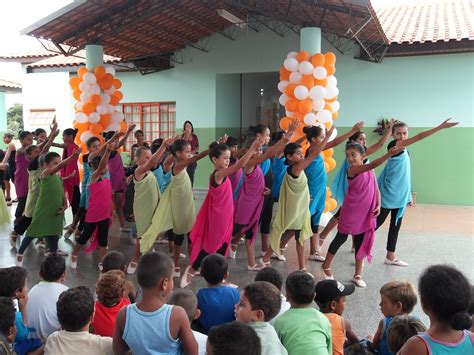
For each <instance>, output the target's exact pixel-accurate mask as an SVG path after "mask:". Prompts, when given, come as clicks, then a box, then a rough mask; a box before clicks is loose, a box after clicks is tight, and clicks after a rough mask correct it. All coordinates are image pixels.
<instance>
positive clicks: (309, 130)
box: [303, 126, 325, 143]
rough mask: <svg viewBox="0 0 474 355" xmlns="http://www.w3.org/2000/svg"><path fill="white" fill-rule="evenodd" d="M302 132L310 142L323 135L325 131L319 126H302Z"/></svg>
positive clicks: (321, 137)
mask: <svg viewBox="0 0 474 355" xmlns="http://www.w3.org/2000/svg"><path fill="white" fill-rule="evenodd" d="M303 133H304V134H305V135H306V140H307V141H308V142H310V143H312V142H315V141H316V140H318V139H324V137H325V131H324V130H323V129H322V128H321V127H320V126H305V127H303Z"/></svg>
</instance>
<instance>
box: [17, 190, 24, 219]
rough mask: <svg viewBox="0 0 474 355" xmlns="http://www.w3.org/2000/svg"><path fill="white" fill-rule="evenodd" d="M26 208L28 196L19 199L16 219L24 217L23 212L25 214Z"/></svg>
mask: <svg viewBox="0 0 474 355" xmlns="http://www.w3.org/2000/svg"><path fill="white" fill-rule="evenodd" d="M25 206H26V196H23V197H18V205H17V206H16V210H15V217H16V219H18V218H20V217H21V216H22V215H23V212H25Z"/></svg>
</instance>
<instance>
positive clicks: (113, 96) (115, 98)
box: [110, 95, 120, 106]
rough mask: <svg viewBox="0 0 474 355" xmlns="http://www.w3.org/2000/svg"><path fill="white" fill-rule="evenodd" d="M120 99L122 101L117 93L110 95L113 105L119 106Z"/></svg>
mask: <svg viewBox="0 0 474 355" xmlns="http://www.w3.org/2000/svg"><path fill="white" fill-rule="evenodd" d="M119 101H120V99H119V98H118V97H117V96H115V95H110V104H111V105H112V106H117V105H118V103H119Z"/></svg>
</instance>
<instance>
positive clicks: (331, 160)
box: [326, 158, 336, 171]
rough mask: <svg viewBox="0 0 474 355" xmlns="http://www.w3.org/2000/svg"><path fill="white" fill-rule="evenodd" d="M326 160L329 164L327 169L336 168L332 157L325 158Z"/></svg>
mask: <svg viewBox="0 0 474 355" xmlns="http://www.w3.org/2000/svg"><path fill="white" fill-rule="evenodd" d="M326 162H327V163H328V165H329V171H331V170H334V169H335V168H336V160H335V159H334V158H328V159H326Z"/></svg>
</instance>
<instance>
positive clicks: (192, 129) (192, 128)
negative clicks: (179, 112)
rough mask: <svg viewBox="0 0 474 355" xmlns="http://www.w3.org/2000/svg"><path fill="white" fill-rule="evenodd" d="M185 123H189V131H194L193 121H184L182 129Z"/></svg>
mask: <svg viewBox="0 0 474 355" xmlns="http://www.w3.org/2000/svg"><path fill="white" fill-rule="evenodd" d="M186 123H189V124H190V125H191V133H194V126H193V123H192V122H191V121H184V123H183V129H184V127H186Z"/></svg>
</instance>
